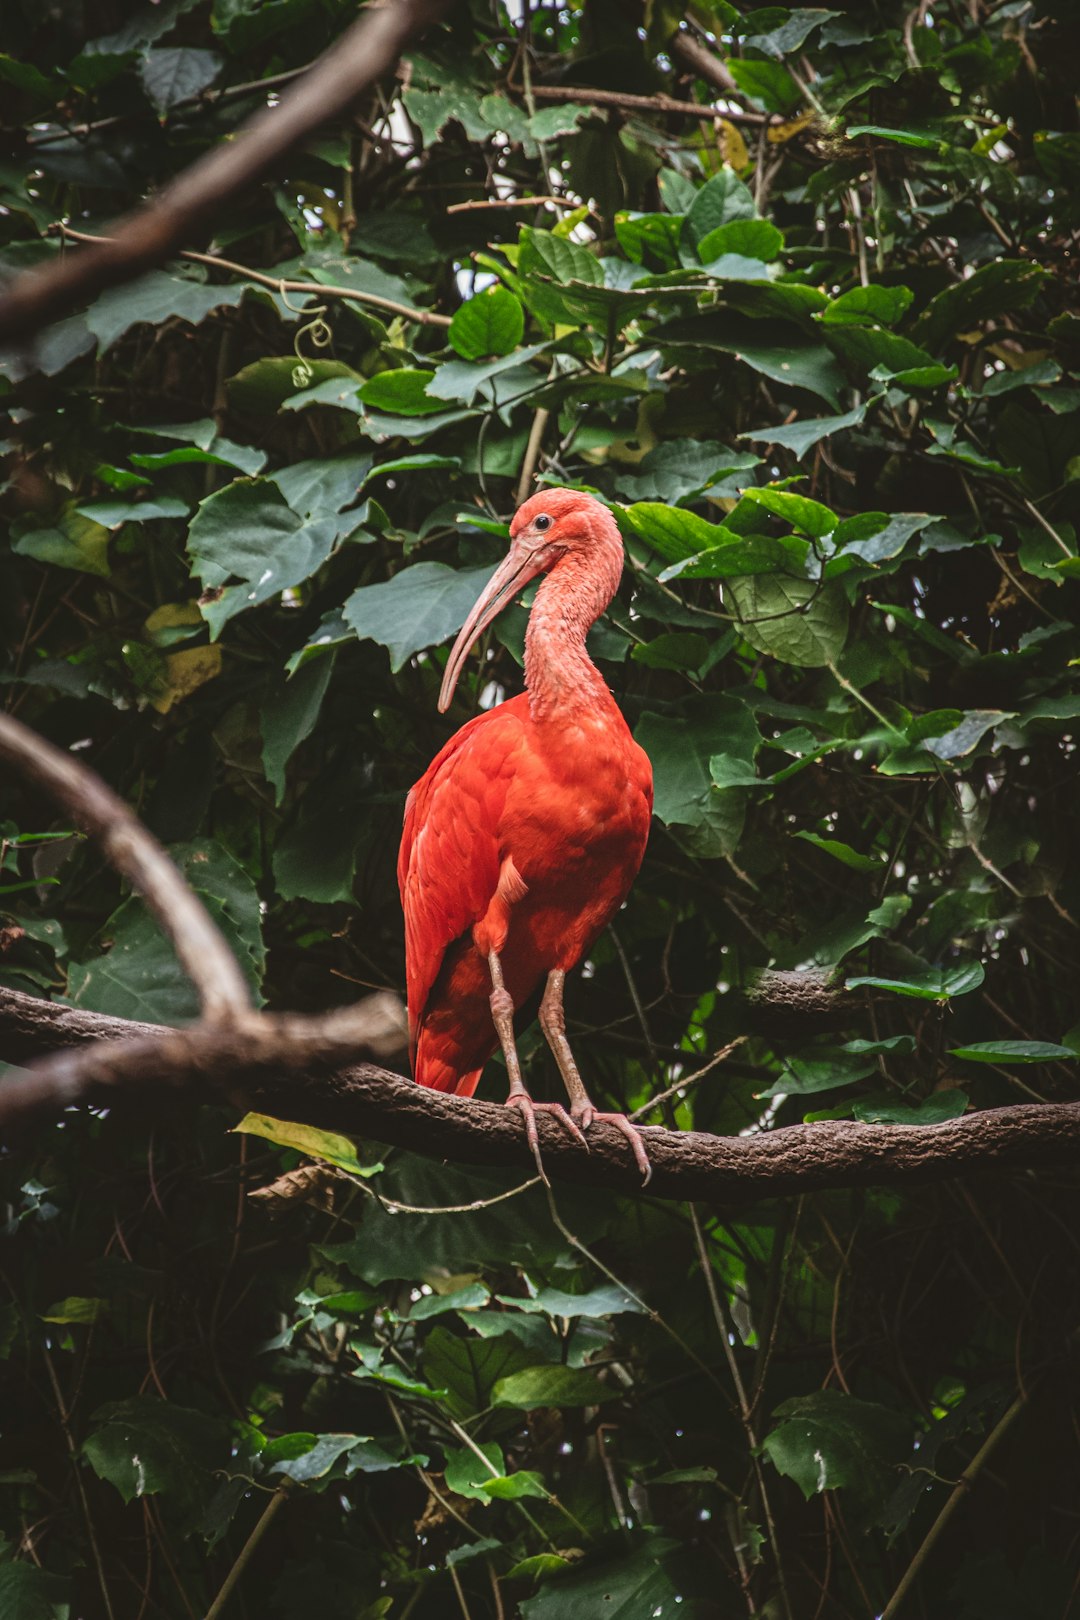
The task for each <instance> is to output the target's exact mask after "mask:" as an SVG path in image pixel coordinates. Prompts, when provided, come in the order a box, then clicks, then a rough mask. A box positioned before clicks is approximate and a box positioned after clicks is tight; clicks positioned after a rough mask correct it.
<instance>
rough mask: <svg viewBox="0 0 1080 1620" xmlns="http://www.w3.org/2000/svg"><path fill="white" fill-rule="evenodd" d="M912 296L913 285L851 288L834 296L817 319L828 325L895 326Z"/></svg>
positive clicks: (908, 305) (909, 303)
mask: <svg viewBox="0 0 1080 1620" xmlns="http://www.w3.org/2000/svg"><path fill="white" fill-rule="evenodd" d="M913 297H914V294H913V293H912V291H911V288H910V287H899V286H897V287H877V286H874V285H871V286H869V287H852V288H851V290H850V292H846V293H841V294H840V296H839V298H831V299H830V300H829V302H828V304H827V305H826V307H825V308H824V309H823V310H822V311H821V313H820V315H819V316H818V317H817V319H818V320H819V321H822V322H823V323H824V324H825V325H826V326H895V324H896V322H897V321H898V320H899V319H900V317H901V316H902V315H903V314H904V313H905V311H906V310H907V309H908V308H909V307H910V305H911V300H912V298H913Z"/></svg>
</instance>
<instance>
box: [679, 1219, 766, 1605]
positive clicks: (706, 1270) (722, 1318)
mask: <svg viewBox="0 0 1080 1620" xmlns="http://www.w3.org/2000/svg"><path fill="white" fill-rule="evenodd" d="M686 1207H687V1209H688V1210H689V1212H690V1221H691V1224H692V1225H693V1228H694V1244H695V1246H696V1248H697V1254H698V1262H699V1264H700V1266H701V1271H702V1276H703V1277H704V1280H705V1289H706V1292H707V1293H708V1296H709V1304H710V1305H711V1306H712V1313H713V1319H714V1321H715V1322H716V1328H717V1332H718V1333H719V1335H720V1343H721V1346H722V1348H723V1351H724V1359H725V1360H726V1362H727V1364H728V1371H729V1372H730V1373H731V1382H732V1384H733V1385H734V1387H735V1398H736V1400H737V1402H738V1407H739V1417H740V1419H741V1421H742V1426H743V1432H744V1433H745V1435H746V1443H747V1446H748V1447H749V1450H750V1458H751V1466H752V1468H753V1471H754V1483H755V1485H756V1486H757V1493H758V1496H759V1498H760V1500H761V1510H762V1513H763V1514H764V1515H765V1528H766V1531H767V1533H768V1540H769V1548H770V1551H771V1552H772V1556H773V1564H774V1566H775V1569H776V1584H777V1586H778V1588H779V1591H780V1601H781V1603H782V1605H783V1610H784V1614H785V1615H786V1617H787V1620H792V1611H791V1601H790V1599H789V1597H788V1590H787V1580H786V1577H785V1575H784V1561H783V1558H782V1557H781V1554H780V1546H779V1543H778V1541H777V1534H776V1520H775V1519H774V1517H773V1512H772V1507H771V1505H770V1503H769V1493H768V1489H767V1487H766V1485H765V1473H764V1469H763V1468H762V1466H761V1457H760V1454H759V1449H758V1439H757V1433H756V1430H755V1427H754V1419H753V1416H752V1414H751V1410H750V1402H749V1400H748V1398H747V1394H746V1386H745V1384H744V1383H743V1378H742V1373H741V1371H740V1369H739V1361H738V1357H737V1356H736V1354H735V1345H734V1337H735V1334H734V1327H733V1324H732V1321H731V1317H730V1314H729V1312H728V1310H727V1307H726V1306H725V1304H724V1302H723V1300H722V1299H721V1297H720V1291H719V1289H718V1288H717V1286H716V1276H715V1274H714V1272H713V1267H712V1261H711V1260H710V1258H709V1251H708V1248H707V1246H706V1243H705V1232H704V1229H703V1227H702V1224H701V1218H700V1216H699V1214H698V1210H697V1206H696V1204H693V1203H688V1204H687V1206H686Z"/></svg>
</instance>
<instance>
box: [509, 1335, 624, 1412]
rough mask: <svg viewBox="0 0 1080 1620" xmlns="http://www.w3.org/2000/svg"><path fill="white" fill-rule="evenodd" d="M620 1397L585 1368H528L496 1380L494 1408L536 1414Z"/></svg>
mask: <svg viewBox="0 0 1080 1620" xmlns="http://www.w3.org/2000/svg"><path fill="white" fill-rule="evenodd" d="M493 1342H495V1343H498V1342H499V1341H498V1340H495V1341H493ZM620 1394H621V1391H620V1390H619V1389H616V1388H613V1387H612V1386H611V1385H610V1384H605V1383H602V1382H601V1380H600V1379H599V1378H597V1376H596V1374H595V1373H592V1372H588V1371H586V1370H585V1369H584V1368H582V1367H560V1366H543V1367H525V1368H523V1369H522V1370H521V1371H520V1372H515V1373H510V1374H509V1375H508V1376H507V1377H505V1378H500V1379H498V1380H496V1383H495V1385H494V1388H493V1389H492V1394H491V1399H492V1405H494V1406H513V1407H516V1408H517V1409H518V1410H519V1411H522V1412H532V1411H535V1409H536V1408H537V1407H538V1406H599V1405H600V1404H601V1403H602V1402H604V1401H615V1400H618V1399H619V1397H620Z"/></svg>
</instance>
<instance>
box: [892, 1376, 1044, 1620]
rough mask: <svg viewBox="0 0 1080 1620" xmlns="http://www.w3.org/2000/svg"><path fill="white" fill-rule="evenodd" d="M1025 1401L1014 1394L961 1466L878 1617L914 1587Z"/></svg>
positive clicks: (897, 1607) (897, 1604)
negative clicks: (980, 1442) (965, 1463)
mask: <svg viewBox="0 0 1080 1620" xmlns="http://www.w3.org/2000/svg"><path fill="white" fill-rule="evenodd" d="M1026 1404H1027V1397H1026V1396H1025V1395H1018V1396H1017V1397H1016V1399H1015V1400H1014V1401H1013V1403H1012V1405H1011V1406H1010V1407H1009V1409H1008V1411H1007V1412H1006V1413H1005V1414H1004V1416H1003V1417H1001V1418H1000V1419H999V1420H998V1422H997V1423H996V1424H995V1425H994V1427H993V1428H992V1429H991V1430H990V1433H989V1434H988V1435H987V1437H986V1439H985V1440H984V1441H983V1443H982V1445H981V1446H980V1447H979V1449H978V1451H977V1452H976V1453H975V1455H974V1457H973V1458H972V1459H971V1461H970V1462H969V1463H968V1465H967V1467H966V1468H965V1469H964V1472H963V1473H962V1474H961V1475H960V1478H959V1479H958V1480H957V1482H956V1487H955V1489H954V1490H953V1492H952V1494H951V1495H950V1497H949V1499H948V1501H947V1502H946V1503H945V1505H944V1507H943V1508H942V1510H941V1512H940V1513H939V1514H938V1516H937V1518H936V1519H935V1520H934V1522H933V1524H932V1525H931V1526H930V1528H929V1530H928V1531H927V1532H926V1535H925V1536H924V1537H923V1541H922V1545H921V1546H920V1547H919V1549H918V1551H917V1552H916V1554H915V1556H914V1558H913V1559H912V1560H911V1563H910V1564H909V1565H908V1567H907V1569H906V1570H905V1571H904V1573H903V1575H902V1576H901V1577H900V1584H899V1585H898V1586H897V1588H896V1590H895V1592H894V1593H893V1595H892V1597H891V1598H890V1599H889V1601H888V1603H887V1604H886V1605H885V1607H884V1609H883V1610H882V1612H881V1617H880V1620H895V1616H896V1615H897V1614H899V1612H900V1606H901V1604H902V1603H903V1601H904V1599H905V1598H906V1597H907V1595H908V1593H909V1592H910V1591H911V1588H912V1587H913V1586H914V1584H915V1582H916V1581H917V1580H918V1578H919V1576H920V1575H921V1574H922V1570H923V1566H924V1564H925V1563H926V1561H927V1559H928V1558H929V1556H930V1554H931V1553H932V1552H933V1550H934V1548H935V1546H936V1545H937V1543H938V1541H939V1540H940V1539H941V1536H942V1534H943V1533H944V1531H945V1529H946V1528H947V1526H948V1523H949V1520H950V1519H951V1518H952V1516H953V1514H954V1513H955V1512H956V1510H957V1508H958V1507H959V1506H960V1503H961V1502H962V1501H963V1500H964V1497H965V1496H966V1495H967V1493H968V1492H969V1491H970V1490H971V1487H972V1486H973V1485H974V1483H975V1481H976V1479H977V1478H978V1476H979V1475H980V1474H981V1473H982V1471H983V1469H984V1468H985V1467H986V1464H987V1463H988V1462H989V1460H990V1458H991V1457H992V1455H993V1454H994V1452H995V1451H996V1450H997V1448H998V1446H999V1445H1000V1443H1001V1441H1002V1440H1004V1438H1005V1436H1006V1434H1007V1433H1008V1432H1009V1430H1010V1429H1011V1428H1012V1426H1013V1424H1014V1423H1015V1422H1016V1419H1017V1418H1018V1417H1019V1416H1020V1413H1021V1412H1022V1411H1023V1409H1024V1407H1025V1406H1026Z"/></svg>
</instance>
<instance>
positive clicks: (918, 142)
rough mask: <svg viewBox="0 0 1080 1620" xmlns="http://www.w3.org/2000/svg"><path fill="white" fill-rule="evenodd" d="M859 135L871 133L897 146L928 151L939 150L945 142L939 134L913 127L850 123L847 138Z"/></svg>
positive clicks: (851, 139) (853, 138)
mask: <svg viewBox="0 0 1080 1620" xmlns="http://www.w3.org/2000/svg"><path fill="white" fill-rule="evenodd" d="M859 135H873V136H874V137H875V138H876V139H877V140H879V141H895V142H896V144H897V145H898V146H920V147H922V148H924V149H925V150H926V151H929V152H940V151H941V150H942V149H943V148H944V147H945V144H946V143H945V142H944V141H943V140H942V139H941V136H940V135H927V134H924V133H921V132H920V131H919V130H915V129H891V128H890V127H889V126H888V125H886V124H850V125H849V126H848V129H847V138H848V140H849V141H853V140H855V139H856V138H857V137H858V136H859Z"/></svg>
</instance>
